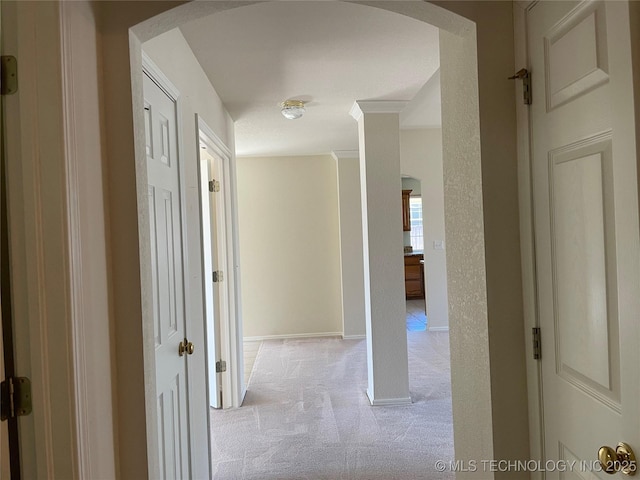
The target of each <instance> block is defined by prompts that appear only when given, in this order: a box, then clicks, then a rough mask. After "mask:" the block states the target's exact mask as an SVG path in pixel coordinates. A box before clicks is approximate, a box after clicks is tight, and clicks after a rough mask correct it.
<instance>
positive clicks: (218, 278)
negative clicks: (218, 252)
mask: <svg viewBox="0 0 640 480" xmlns="http://www.w3.org/2000/svg"><path fill="white" fill-rule="evenodd" d="M222 281H224V273H223V272H222V270H216V271H215V272H213V283H217V282H222Z"/></svg>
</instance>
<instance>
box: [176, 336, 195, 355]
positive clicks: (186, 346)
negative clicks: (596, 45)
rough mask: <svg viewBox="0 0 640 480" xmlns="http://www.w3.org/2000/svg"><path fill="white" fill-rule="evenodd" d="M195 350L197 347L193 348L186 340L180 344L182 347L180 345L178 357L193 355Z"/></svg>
mask: <svg viewBox="0 0 640 480" xmlns="http://www.w3.org/2000/svg"><path fill="white" fill-rule="evenodd" d="M194 350H195V347H194V346H193V343H192V342H190V341H189V340H187V339H186V338H185V339H184V341H182V342H180V345H178V355H180V356H181V357H182V356H184V354H185V353H186V354H187V355H193V351H194Z"/></svg>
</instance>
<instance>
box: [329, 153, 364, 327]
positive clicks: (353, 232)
mask: <svg viewBox="0 0 640 480" xmlns="http://www.w3.org/2000/svg"><path fill="white" fill-rule="evenodd" d="M332 156H333V158H334V159H335V160H336V166H337V168H336V171H337V177H338V178H337V182H338V205H339V206H338V209H339V222H340V270H341V279H342V337H343V338H345V339H353V338H364V336H365V309H364V273H363V271H364V265H363V259H362V207H361V200H360V197H361V194H360V161H359V154H358V151H357V150H353V151H346V150H341V151H334V152H332Z"/></svg>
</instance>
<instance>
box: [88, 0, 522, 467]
mask: <svg viewBox="0 0 640 480" xmlns="http://www.w3.org/2000/svg"><path fill="white" fill-rule="evenodd" d="M251 3H254V2H234V1H230V2H194V3H191V4H186V5H185V4H182V2H161V3H160V2H136V3H133V4H127V8H126V9H125V8H122V3H121V2H105V3H104V4H102V5H101V6H100V16H101V21H100V26H99V28H100V31H101V33H102V37H101V41H102V50H101V53H102V70H103V72H104V77H103V92H102V93H103V102H104V119H105V130H106V142H105V150H106V158H107V164H108V166H107V176H108V190H109V192H108V210H109V220H108V221H109V231H110V240H109V244H110V253H111V266H110V267H111V272H110V277H111V279H112V302H113V304H112V309H113V313H112V318H113V322H114V340H113V347H112V348H113V352H114V356H115V367H116V370H117V379H116V381H115V388H114V390H115V398H114V403H115V404H116V406H115V411H116V412H117V416H116V427H117V428H116V431H117V439H116V445H117V448H118V452H117V456H118V461H119V469H120V472H121V474H122V476H123V477H127V478H128V477H131V478H145V477H155V476H156V475H155V474H156V472H154V471H149V470H148V468H149V466H153V465H155V462H154V455H156V453H155V452H157V448H156V445H155V440H154V438H155V436H156V432H155V429H156V428H157V423H156V420H155V418H156V417H155V410H156V405H155V397H154V385H153V378H154V376H153V371H152V368H153V358H152V355H153V332H150V331H149V327H148V325H150V324H151V322H149V321H148V320H149V318H150V315H151V310H150V303H149V299H148V295H147V292H148V290H149V288H150V285H148V284H147V283H146V282H147V280H145V279H148V278H150V275H149V265H146V264H145V262H144V260H143V262H142V264H141V258H142V259H144V252H143V249H144V248H146V247H145V245H148V238H146V235H147V234H146V233H145V232H146V230H145V229H144V228H139V223H138V221H139V218H142V219H144V218H145V215H146V213H145V210H146V207H145V201H146V173H145V151H144V118H143V116H142V113H141V112H142V107H143V103H142V102H143V99H142V83H141V82H142V80H141V79H142V58H141V44H142V42H144V41H146V40H148V39H150V38H152V37H154V36H156V35H159V34H161V33H163V32H166V31H168V30H170V29H172V28H175V27H177V26H179V25H180V24H181V23H183V22H185V21H188V20H190V19H193V18H196V17H200V16H205V15H209V14H212V13H215V12H216V11H222V10H225V9H229V8H237V7H242V6H244V5H249V4H251ZM358 3H361V4H363V5H369V6H371V7H375V8H383V9H386V10H389V11H392V12H396V13H400V14H403V15H407V16H410V17H412V18H415V19H418V20H421V21H425V22H427V23H430V24H432V25H434V26H436V27H438V28H440V32H441V33H440V45H441V47H440V48H441V52H440V55H441V78H442V106H443V107H442V110H443V112H442V113H443V115H442V116H443V125H442V135H443V158H444V179H445V185H444V187H445V229H446V237H447V247H448V248H447V273H448V291H449V314H450V336H451V371H452V395H453V414H454V436H455V445H456V458H457V459H460V460H472V459H473V460H482V459H491V458H505V459H519V458H527V457H528V454H529V446H528V430H527V422H528V420H527V396H526V395H527V394H526V375H525V363H524V356H523V348H522V347H523V345H524V343H523V342H524V332H523V321H522V296H521V295H522V294H521V289H520V288H519V285H520V282H521V277H520V254H519V236H518V228H519V226H518V211H517V171H516V164H515V163H516V162H515V157H516V147H515V121H514V120H515V111H514V110H515V109H514V106H513V105H514V104H513V102H514V92H513V87H512V86H507V85H509V84H506V85H505V84H503V83H501V82H500V80H499V79H503V78H504V79H506V77H507V76H508V75H509V74H511V73H512V70H513V31H512V17H511V15H512V7H511V4H510V3H509V2H460V3H448V2H442V3H439V4H438V5H436V4H433V3H426V2H413V1H411V2H394V1H390V2H358ZM174 7H177V8H174ZM134 206H135V208H134ZM140 225H142V226H144V221H143V222H142V223H141V224H140ZM140 279H143V280H142V284H141V281H140ZM514 426H515V427H516V428H513V427H514ZM142 458H146V459H147V463H145V462H141V461H140V459H142ZM485 478H486V477H485Z"/></svg>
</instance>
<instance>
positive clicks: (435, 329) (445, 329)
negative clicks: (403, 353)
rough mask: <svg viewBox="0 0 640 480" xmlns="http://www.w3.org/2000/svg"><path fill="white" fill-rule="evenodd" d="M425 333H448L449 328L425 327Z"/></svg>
mask: <svg viewBox="0 0 640 480" xmlns="http://www.w3.org/2000/svg"><path fill="white" fill-rule="evenodd" d="M427 331H429V332H448V331H449V327H448V326H446V327H427Z"/></svg>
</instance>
